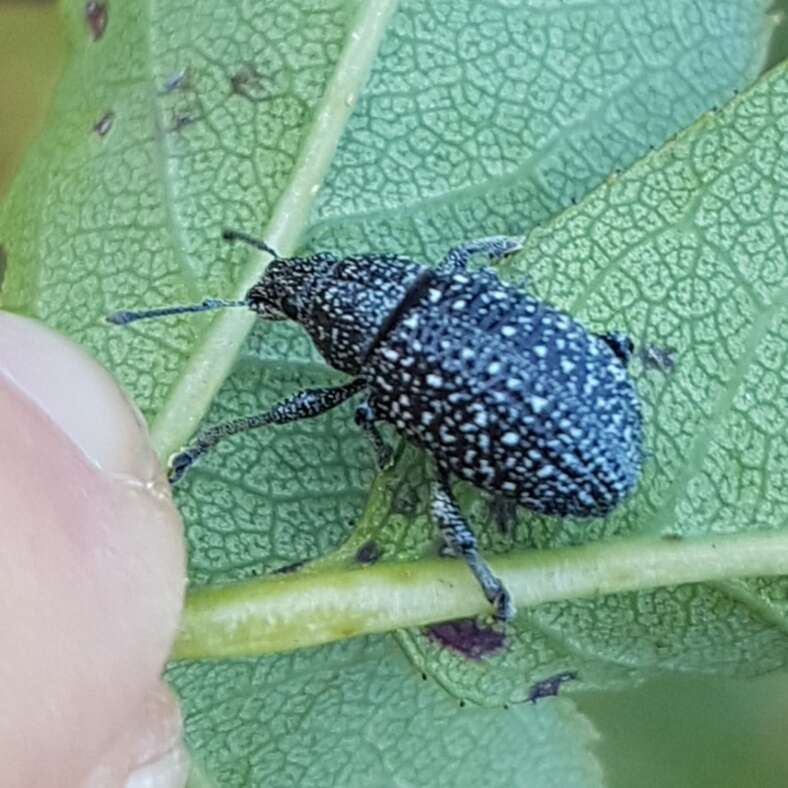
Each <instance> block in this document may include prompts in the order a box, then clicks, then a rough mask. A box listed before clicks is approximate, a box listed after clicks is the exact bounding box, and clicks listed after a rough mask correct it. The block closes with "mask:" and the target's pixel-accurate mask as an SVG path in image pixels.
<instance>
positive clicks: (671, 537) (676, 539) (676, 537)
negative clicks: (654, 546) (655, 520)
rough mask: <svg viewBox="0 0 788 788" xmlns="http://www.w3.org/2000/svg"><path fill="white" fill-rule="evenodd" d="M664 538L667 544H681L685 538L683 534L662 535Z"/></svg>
mask: <svg viewBox="0 0 788 788" xmlns="http://www.w3.org/2000/svg"><path fill="white" fill-rule="evenodd" d="M662 538H663V539H664V540H665V541H666V542H680V541H681V540H682V539H683V538H684V537H683V536H682V535H681V534H677V533H673V532H671V533H666V534H662Z"/></svg>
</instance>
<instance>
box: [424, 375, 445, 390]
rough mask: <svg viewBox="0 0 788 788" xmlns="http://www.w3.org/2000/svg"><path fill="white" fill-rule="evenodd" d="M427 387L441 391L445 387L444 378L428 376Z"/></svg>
mask: <svg viewBox="0 0 788 788" xmlns="http://www.w3.org/2000/svg"><path fill="white" fill-rule="evenodd" d="M427 385H428V386H432V387H433V388H436V389H439V388H440V387H441V386H442V385H443V378H442V377H441V376H440V375H435V374H433V373H430V374H429V375H427Z"/></svg>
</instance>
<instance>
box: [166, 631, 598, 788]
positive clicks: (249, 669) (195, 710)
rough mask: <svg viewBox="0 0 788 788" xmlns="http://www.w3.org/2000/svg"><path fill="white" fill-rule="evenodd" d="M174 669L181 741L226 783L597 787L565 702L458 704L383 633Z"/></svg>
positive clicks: (588, 731)
mask: <svg viewBox="0 0 788 788" xmlns="http://www.w3.org/2000/svg"><path fill="white" fill-rule="evenodd" d="M170 676H171V677H172V678H174V680H175V686H176V688H177V689H178V690H179V692H180V693H181V696H182V697H183V699H184V704H185V705H184V710H185V712H186V725H187V729H186V730H187V735H188V738H189V741H190V742H191V743H192V745H193V746H194V747H195V748H196V751H197V752H198V753H199V754H200V756H201V757H202V758H204V759H205V760H206V761H208V762H209V763H210V764H211V765H212V767H213V770H214V773H215V774H216V775H217V777H219V776H220V777H221V780H220V784H221V785H222V786H225V785H233V786H236V785H237V786H258V785H297V786H299V788H312V786H314V788H323V786H326V785H337V786H339V785H341V786H348V788H355V787H356V786H359V787H360V786H373V785H374V786H389V785H391V786H394V785H430V786H433V785H434V786H436V787H440V786H446V787H447V788H450V787H452V786H472V785H507V786H509V785H511V786H528V788H559V786H566V785H571V786H577V787H578V788H598V787H599V786H602V785H603V784H604V783H603V780H602V773H601V768H600V767H599V765H598V763H597V762H596V760H595V759H594V758H593V757H592V756H591V755H590V753H589V747H590V745H591V744H593V742H594V740H595V738H596V736H595V733H594V731H593V729H592V728H591V726H590V725H589V723H588V722H586V721H585V720H584V719H583V718H582V717H579V716H578V714H577V713H576V712H575V710H574V708H573V706H572V704H571V703H570V701H567V700H563V699H560V698H559V699H557V700H552V701H540V702H538V703H536V704H525V705H522V704H520V705H514V706H512V707H511V708H509V709H500V708H499V709H485V708H481V707H478V706H466V707H461V706H460V705H459V704H458V702H457V701H456V700H455V699H452V698H451V697H450V696H449V695H447V694H446V693H445V692H444V691H443V690H442V689H441V688H440V687H439V686H438V685H436V684H435V683H434V682H433V681H430V680H429V679H428V680H422V678H421V677H420V676H419V675H418V673H417V672H416V671H414V669H413V666H412V665H411V664H410V663H409V662H408V660H407V658H406V657H405V656H404V655H403V654H402V651H401V650H400V649H399V648H398V647H397V645H396V644H395V642H394V640H393V638H391V637H384V638H375V639H357V640H352V641H347V642H344V643H341V644H336V645H332V646H326V647H323V648H320V649H318V650H315V651H310V652H297V653H295V654H292V655H279V656H276V657H272V658H269V659H265V660H251V659H245V660H236V661H233V662H220V663H211V662H203V663H191V664H189V665H180V666H178V668H177V669H175V670H173V671H171V673H170ZM217 731H220V732H221V733H220V735H218V736H217ZM240 754H243V755H244V756H245V757H239V755H240Z"/></svg>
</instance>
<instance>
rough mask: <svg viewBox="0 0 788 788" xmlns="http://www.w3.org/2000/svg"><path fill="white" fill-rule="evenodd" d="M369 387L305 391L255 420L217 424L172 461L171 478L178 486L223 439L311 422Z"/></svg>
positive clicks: (360, 381) (355, 382) (361, 384)
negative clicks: (282, 425) (303, 421)
mask: <svg viewBox="0 0 788 788" xmlns="http://www.w3.org/2000/svg"><path fill="white" fill-rule="evenodd" d="M366 385H367V383H366V381H365V380H363V379H362V378H357V379H356V380H352V381H351V382H350V383H345V385H343V386H333V387H331V388H320V389H304V391H299V392H298V394H294V395H293V396H292V397H288V398H287V399H286V400H283V401H282V402H280V403H279V404H278V405H275V406H274V407H273V408H271V410H267V411H265V412H263V413H258V414H255V415H254V416H243V417H242V418H240V419H234V420H233V421H226V422H224V424H217V425H216V426H215V427H211V429H209V430H207V431H206V432H204V433H203V434H202V435H200V437H199V438H197V440H196V441H195V442H194V443H193V444H192V445H191V446H187V447H186V448H185V449H183V450H182V451H180V452H178V453H177V454H175V455H173V456H172V457H171V458H170V461H169V464H168V471H167V476H168V478H169V480H170V482H171V483H173V484H174V483H175V482H177V481H178V480H179V479H180V478H181V477H182V476H183V474H184V473H186V471H187V470H188V468H189V467H190V466H191V465H193V464H194V462H195V461H196V460H197V459H198V458H199V457H201V456H202V455H203V454H205V452H207V451H208V450H209V449H211V448H213V447H214V446H215V445H216V444H217V443H218V442H219V441H220V440H222V439H223V438H228V437H229V436H230V435H237V434H238V433H239V432H246V431H247V430H254V429H257V427H263V426H266V425H269V424H286V423H287V422H289V421H298V420H299V419H311V418H313V417H314V416H319V415H320V414H322V413H325V412H326V411H328V410H331V408H335V407H336V406H337V405H340V404H341V403H343V402H344V401H345V400H346V399H348V398H349V397H352V396H353V395H354V394H356V393H358V392H359V391H361V390H362V389H363V388H365V387H366Z"/></svg>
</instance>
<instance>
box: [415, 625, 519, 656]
mask: <svg viewBox="0 0 788 788" xmlns="http://www.w3.org/2000/svg"><path fill="white" fill-rule="evenodd" d="M425 633H426V635H427V637H429V638H431V639H432V640H435V641H436V642H438V643H440V644H441V645H442V646H445V647H446V648H450V649H451V650H452V651H456V652H457V653H458V654H461V655H462V656H463V657H466V658H467V659H473V660H480V659H482V657H486V656H489V655H491V654H495V653H496V652H498V651H500V650H501V649H502V648H503V645H504V643H505V641H506V637H505V636H504V633H503V632H501V631H499V630H497V629H492V628H490V627H482V626H479V622H478V621H477V620H476V619H475V618H461V619H458V620H456V621H444V622H443V623H442V624H433V625H432V626H429V627H427V628H426V629H425Z"/></svg>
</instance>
